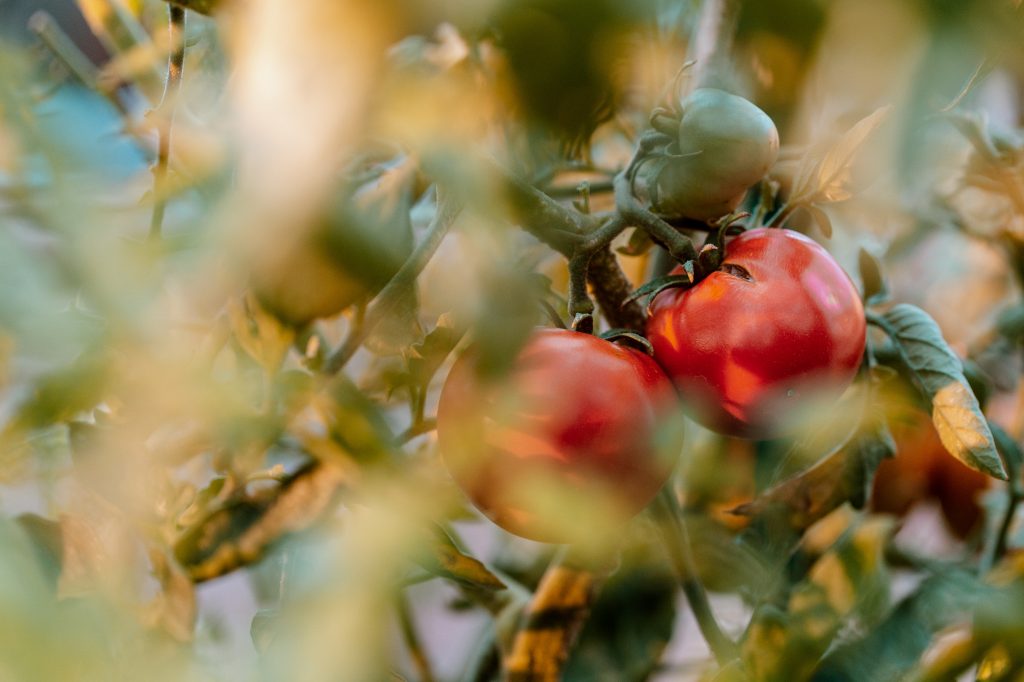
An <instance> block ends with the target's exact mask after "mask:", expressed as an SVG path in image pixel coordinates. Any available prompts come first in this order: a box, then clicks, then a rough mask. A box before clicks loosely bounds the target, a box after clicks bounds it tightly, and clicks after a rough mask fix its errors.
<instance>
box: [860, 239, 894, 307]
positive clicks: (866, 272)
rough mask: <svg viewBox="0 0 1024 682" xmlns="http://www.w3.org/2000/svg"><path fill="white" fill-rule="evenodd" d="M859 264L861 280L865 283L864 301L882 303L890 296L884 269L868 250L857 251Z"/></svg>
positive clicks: (870, 303)
mask: <svg viewBox="0 0 1024 682" xmlns="http://www.w3.org/2000/svg"><path fill="white" fill-rule="evenodd" d="M857 266H858V269H859V270H860V280H861V282H862V283H863V285H864V302H865V303H867V304H869V305H872V304H876V303H882V302H883V301H885V300H886V299H887V298H888V297H889V289H888V287H887V286H886V285H885V279H883V278H882V269H881V268H880V267H879V265H878V261H877V260H875V257H874V256H872V255H871V254H870V253H868V252H867V251H866V250H864V249H861V250H860V251H859V252H858V253H857Z"/></svg>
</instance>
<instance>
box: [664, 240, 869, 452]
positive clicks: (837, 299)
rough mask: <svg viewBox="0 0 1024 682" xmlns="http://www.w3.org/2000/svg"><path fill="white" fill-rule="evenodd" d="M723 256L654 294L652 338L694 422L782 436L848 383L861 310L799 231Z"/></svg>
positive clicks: (861, 335)
mask: <svg viewBox="0 0 1024 682" xmlns="http://www.w3.org/2000/svg"><path fill="white" fill-rule="evenodd" d="M725 255H726V258H725V264H724V265H723V267H722V268H721V269H720V270H718V271H716V272H713V273H711V274H710V275H709V276H708V277H706V278H705V279H704V280H703V281H701V282H700V283H698V284H697V285H696V286H694V287H692V288H690V289H670V290H667V291H664V292H662V293H661V294H659V295H658V296H657V298H656V299H655V301H654V304H653V307H652V315H651V317H650V319H649V321H648V323H647V338H648V339H649V340H650V341H651V343H652V344H653V346H654V357H655V359H656V360H657V361H658V362H659V363H660V364H661V366H662V367H663V368H664V369H665V371H666V372H667V373H668V374H669V376H670V377H671V378H672V379H673V380H674V381H675V383H676V386H677V387H678V388H679V390H680V393H681V395H682V398H683V400H684V402H685V403H686V404H687V406H688V407H689V409H690V411H691V413H692V414H693V416H694V417H695V418H696V419H697V421H699V422H701V423H702V424H704V425H705V426H707V427H709V428H711V429H713V430H715V431H719V432H721V433H724V434H728V435H733V436H739V437H745V438H772V437H776V436H779V435H783V434H785V433H786V432H787V430H789V429H791V428H792V427H793V425H794V424H795V423H796V422H797V421H798V420H799V418H802V417H805V416H807V415H808V413H810V412H813V411H814V410H828V409H829V405H830V402H829V401H831V400H834V399H835V398H836V397H837V396H838V395H839V394H840V393H841V392H842V391H843V390H845V389H846V387H847V386H849V384H850V382H851V380H852V379H853V376H854V374H855V373H856V371H857V367H858V366H859V365H860V362H861V356H862V355H863V353H864V343H865V322H864V309H863V306H862V305H861V301H860V297H859V296H858V293H857V290H856V289H855V288H854V286H853V283H852V282H851V281H850V278H849V277H848V276H847V275H846V273H845V272H844V271H843V269H842V268H841V267H840V266H839V264H838V263H836V261H835V259H833V258H832V256H831V255H830V254H829V253H828V251H826V250H825V249H824V248H822V247H821V246H820V245H819V244H817V243H816V242H814V241H812V240H811V239H809V238H808V237H805V236H803V235H801V234H799V233H796V232H792V231H789V230H782V229H768V228H760V229H755V230H750V231H748V232H744V233H743V234H741V235H739V236H738V237H736V238H735V239H733V240H732V241H731V242H729V243H728V245H727V247H726V252H725Z"/></svg>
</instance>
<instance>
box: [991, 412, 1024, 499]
mask: <svg viewBox="0 0 1024 682" xmlns="http://www.w3.org/2000/svg"><path fill="white" fill-rule="evenodd" d="M988 426H989V428H990V429H991V430H992V437H993V438H994V439H995V444H996V450H997V451H998V452H999V455H1000V458H1001V459H1002V461H1003V465H1004V467H1005V468H1006V473H1007V474H1008V476H1009V480H1010V485H1011V486H1015V487H1017V488H1020V487H1022V486H1024V481H1021V471H1022V470H1024V451H1022V450H1021V447H1020V444H1019V443H1018V442H1017V441H1015V440H1014V439H1013V437H1012V436H1011V435H1010V434H1008V433H1007V432H1006V431H1005V430H1003V427H1001V426H999V424H996V423H995V422H993V421H991V420H989V422H988Z"/></svg>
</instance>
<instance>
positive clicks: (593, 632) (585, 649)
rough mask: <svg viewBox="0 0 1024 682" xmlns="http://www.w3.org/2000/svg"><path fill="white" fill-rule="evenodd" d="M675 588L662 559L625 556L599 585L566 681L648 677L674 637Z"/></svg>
mask: <svg viewBox="0 0 1024 682" xmlns="http://www.w3.org/2000/svg"><path fill="white" fill-rule="evenodd" d="M677 590H678V587H677V585H676V581H675V577H674V576H673V574H672V571H671V570H670V568H669V567H668V565H666V563H665V562H664V560H662V561H656V560H655V559H654V558H653V557H648V556H643V557H636V556H626V557H624V558H623V565H622V567H621V568H620V569H619V570H618V571H617V572H616V573H615V575H613V576H612V577H611V578H610V579H609V580H608V582H607V583H605V585H604V587H603V588H602V589H601V591H600V593H599V596H598V598H597V601H596V603H595V604H594V607H593V610H592V611H591V614H590V617H589V618H588V619H587V622H586V625H584V627H583V630H582V632H581V633H580V639H579V641H578V642H577V644H576V646H575V647H574V648H573V652H572V654H571V656H570V658H569V661H568V662H567V664H566V667H565V670H564V671H563V674H562V679H563V680H567V681H568V682H584V681H586V682H590V681H594V682H605V681H606V682H617V681H618V680H643V679H647V678H648V677H649V676H650V675H651V674H652V673H653V672H654V669H655V667H656V666H657V665H658V661H659V659H660V658H661V654H662V652H663V651H664V649H665V646H666V645H667V644H668V641H669V639H671V637H672V626H673V624H674V623H675V619H676V599H675V596H676V592H677Z"/></svg>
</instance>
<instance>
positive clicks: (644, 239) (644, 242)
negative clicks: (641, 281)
mask: <svg viewBox="0 0 1024 682" xmlns="http://www.w3.org/2000/svg"><path fill="white" fill-rule="evenodd" d="M652 246H654V241H653V240H652V239H651V235H649V234H648V233H647V230H641V229H639V228H633V232H631V233H630V235H629V241H627V242H626V244H625V246H620V247H619V248H617V249H615V250H616V251H617V252H618V253H621V254H622V255H624V256H642V255H643V254H645V253H647V252H648V251H649V250H650V248H651V247H652Z"/></svg>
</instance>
